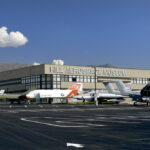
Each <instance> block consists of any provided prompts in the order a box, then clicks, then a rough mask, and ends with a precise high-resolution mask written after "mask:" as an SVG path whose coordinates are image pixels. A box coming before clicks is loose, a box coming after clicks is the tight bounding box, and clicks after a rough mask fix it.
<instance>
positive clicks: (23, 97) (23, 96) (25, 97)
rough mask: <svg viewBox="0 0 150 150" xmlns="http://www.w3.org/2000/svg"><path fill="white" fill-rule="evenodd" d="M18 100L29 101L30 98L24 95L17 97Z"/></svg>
mask: <svg viewBox="0 0 150 150" xmlns="http://www.w3.org/2000/svg"><path fill="white" fill-rule="evenodd" d="M19 99H30V97H29V96H26V95H21V96H19Z"/></svg>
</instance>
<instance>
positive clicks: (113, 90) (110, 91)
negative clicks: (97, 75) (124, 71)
mask: <svg viewBox="0 0 150 150" xmlns="http://www.w3.org/2000/svg"><path fill="white" fill-rule="evenodd" d="M103 84H104V86H105V88H106V90H107V91H108V93H112V94H114V93H115V92H116V91H115V89H114V87H113V85H112V83H110V82H107V81H106V82H103Z"/></svg>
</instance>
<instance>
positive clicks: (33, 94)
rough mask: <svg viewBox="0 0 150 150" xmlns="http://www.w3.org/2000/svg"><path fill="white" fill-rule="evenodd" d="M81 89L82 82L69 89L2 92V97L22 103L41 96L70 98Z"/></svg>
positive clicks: (0, 97) (0, 96)
mask: <svg viewBox="0 0 150 150" xmlns="http://www.w3.org/2000/svg"><path fill="white" fill-rule="evenodd" d="M79 91H82V84H81V83H77V84H75V85H73V86H72V87H70V88H68V89H67V90H59V89H58V90H48V89H39V90H36V89H30V90H29V91H27V92H25V93H22V94H2V95H0V99H9V100H10V101H11V103H13V102H14V101H17V102H18V103H20V102H21V101H23V100H28V99H36V100H39V99H41V98H70V97H73V96H76V95H77V94H78V92H79Z"/></svg>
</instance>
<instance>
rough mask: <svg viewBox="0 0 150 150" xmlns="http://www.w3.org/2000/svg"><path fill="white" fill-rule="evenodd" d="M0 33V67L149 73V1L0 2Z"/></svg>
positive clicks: (13, 0)
mask: <svg viewBox="0 0 150 150" xmlns="http://www.w3.org/2000/svg"><path fill="white" fill-rule="evenodd" d="M0 29H1V30H2V29H3V32H0V62H3V63H5V62H19V63H26V64H32V63H33V62H39V63H41V64H45V63H46V64H51V63H52V61H53V60H54V59H62V60H64V63H65V64H66V65H102V64H107V63H110V64H113V65H114V66H117V67H120V68H137V69H150V63H149V62H150V61H149V60H150V1H149V0H0ZM4 30H5V32H4ZM6 32H7V34H6ZM2 35H3V36H2ZM4 35H5V36H4Z"/></svg>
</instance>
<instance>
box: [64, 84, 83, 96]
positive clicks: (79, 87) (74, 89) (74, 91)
mask: <svg viewBox="0 0 150 150" xmlns="http://www.w3.org/2000/svg"><path fill="white" fill-rule="evenodd" d="M68 90H71V92H70V93H69V94H68V95H67V96H66V97H68V98H69V97H74V96H76V95H77V94H78V92H79V91H82V84H81V83H77V84H75V85H73V86H72V87H70V88H69V89H68Z"/></svg>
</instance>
